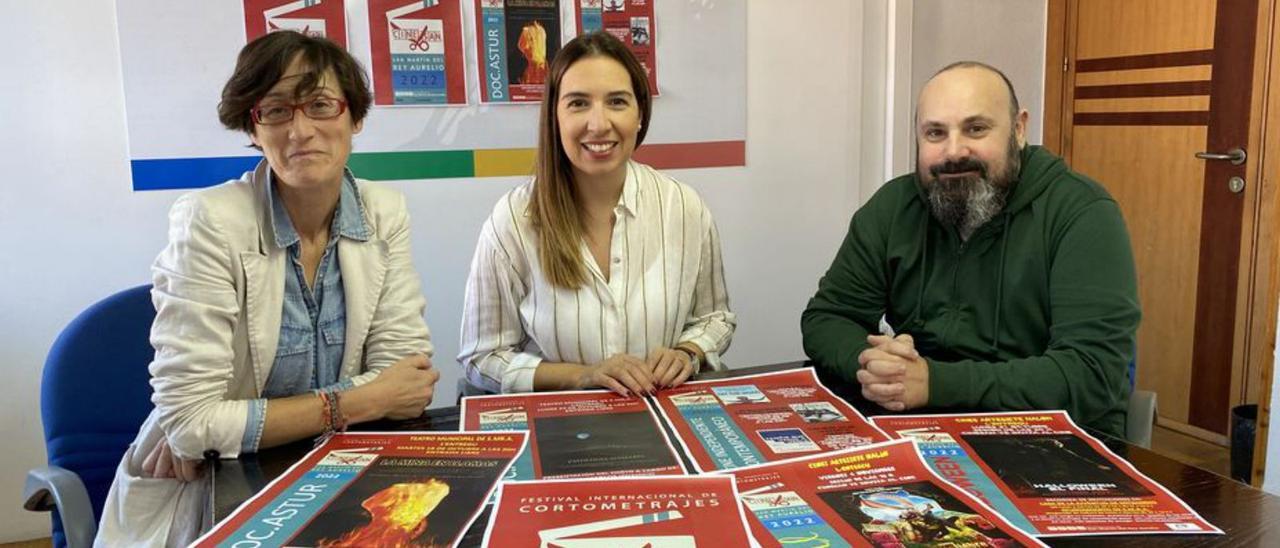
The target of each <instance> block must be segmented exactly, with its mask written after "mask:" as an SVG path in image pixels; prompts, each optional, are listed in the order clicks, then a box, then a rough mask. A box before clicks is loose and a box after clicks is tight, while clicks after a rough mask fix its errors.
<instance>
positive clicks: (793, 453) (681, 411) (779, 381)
mask: <svg viewBox="0 0 1280 548" xmlns="http://www.w3.org/2000/svg"><path fill="white" fill-rule="evenodd" d="M654 399H655V400H656V401H657V404H658V410H659V411H660V412H661V413H662V416H663V419H664V420H666V421H667V423H668V424H670V425H671V426H672V430H673V431H674V432H675V435H676V438H677V439H678V440H679V441H680V444H681V446H683V447H684V449H685V452H686V453H687V454H688V455H689V456H690V457H691V460H692V461H693V465H694V468H696V469H697V470H698V471H699V472H709V471H713V470H725V469H732V468H738V467H741V466H751V465H755V464H763V463H766V462H773V461H777V460H782V459H788V458H793V457H799V456H804V455H811V454H814V453H820V452H824V451H834V450H837V449H846V448H849V447H857V446H860V445H867V444H871V443H875V442H878V441H885V440H888V439H889V437H888V436H886V435H885V434H884V432H881V431H880V430H879V429H877V428H876V427H875V426H874V425H872V424H871V423H870V422H868V421H867V419H866V418H865V417H863V416H862V414H861V413H858V410H857V409H854V408H853V407H852V406H850V405H849V404H848V403H847V402H845V401H844V400H842V399H840V398H839V397H838V396H836V395H835V394H833V393H831V391H830V390H828V389H827V388H826V387H825V386H822V384H821V383H819V382H818V377H817V375H816V374H815V373H814V371H813V369H812V368H805V369H795V370H791V371H782V372H778V373H763V374H759V375H748V376H742V377H733V378H728V379H721V380H712V381H691V382H687V383H685V384H683V385H681V386H678V387H676V388H672V389H668V390H663V391H661V392H659V393H658V395H657V396H656V397H655V398H654Z"/></svg>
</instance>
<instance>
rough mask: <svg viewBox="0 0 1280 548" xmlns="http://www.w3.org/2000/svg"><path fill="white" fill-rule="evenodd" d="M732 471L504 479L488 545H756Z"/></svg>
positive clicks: (655, 547)
mask: <svg viewBox="0 0 1280 548" xmlns="http://www.w3.org/2000/svg"><path fill="white" fill-rule="evenodd" d="M736 501H737V491H735V490H734V486H733V480H732V478H729V477H726V476H698V477H681V478H670V477H649V478H609V479H594V480H543V481H523V482H515V483H504V484H502V487H501V489H500V490H499V493H498V503H497V504H496V505H495V506H494V511H493V518H492V519H490V520H489V527H488V529H486V530H485V534H484V544H483V545H484V546H493V547H501V548H551V547H557V548H619V547H622V548H628V547H636V548H640V547H648V548H693V547H696V546H750V545H751V543H750V539H749V538H748V536H747V522H746V517H745V515H744V514H743V512H742V507H741V506H740V505H739V504H737V502H736Z"/></svg>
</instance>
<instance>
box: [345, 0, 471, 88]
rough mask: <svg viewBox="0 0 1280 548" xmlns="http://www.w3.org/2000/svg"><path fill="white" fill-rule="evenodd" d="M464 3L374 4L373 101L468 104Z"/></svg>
mask: <svg viewBox="0 0 1280 548" xmlns="http://www.w3.org/2000/svg"><path fill="white" fill-rule="evenodd" d="M460 2H461V0H369V40H370V53H371V54H372V64H373V66H372V67H371V70H372V72H373V102H374V104H377V105H465V104H466V103H467V86H466V81H465V80H464V78H465V76H464V75H465V74H466V69H465V68H464V67H463V49H462V48H463V46H462V44H463V41H462V6H461V4H460Z"/></svg>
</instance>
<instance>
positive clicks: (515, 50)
mask: <svg viewBox="0 0 1280 548" xmlns="http://www.w3.org/2000/svg"><path fill="white" fill-rule="evenodd" d="M474 1H475V3H476V5H475V12H476V48H477V49H476V59H478V60H479V63H477V65H478V66H477V68H478V69H479V74H480V100H481V102H484V103H522V102H523V103H530V102H532V103H536V102H538V101H541V100H542V86H543V85H544V84H545V83H546V81H547V68H548V64H549V63H550V60H551V58H552V57H555V54H556V52H557V51H560V39H561V38H560V6H559V0H474Z"/></svg>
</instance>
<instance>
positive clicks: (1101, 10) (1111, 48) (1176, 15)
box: [1075, 0, 1217, 64]
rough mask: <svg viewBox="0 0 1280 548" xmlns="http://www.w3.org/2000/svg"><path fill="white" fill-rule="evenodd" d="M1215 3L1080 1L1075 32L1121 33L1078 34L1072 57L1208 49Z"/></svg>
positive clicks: (1198, 0) (1205, 0)
mask: <svg viewBox="0 0 1280 548" xmlns="http://www.w3.org/2000/svg"><path fill="white" fill-rule="evenodd" d="M1216 4H1217V1H1216V0H1121V1H1116V0H1079V8H1078V10H1079V12H1078V13H1079V14H1078V16H1077V19H1076V21H1077V25H1078V27H1077V28H1081V29H1108V28H1110V29H1114V28H1117V27H1120V29H1119V30H1120V32H1109V33H1102V32H1088V33H1080V34H1079V36H1078V42H1077V44H1076V49H1075V57H1076V58H1077V59H1082V60H1083V59H1094V58H1099V57H1120V56H1128V55H1144V54H1150V53H1159V52H1180V51H1194V50H1206V49H1212V48H1213V31H1214V28H1213V21H1214V12H1215V7H1216ZM1121 25H1122V26H1121ZM1179 64H1188V63H1179Z"/></svg>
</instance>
